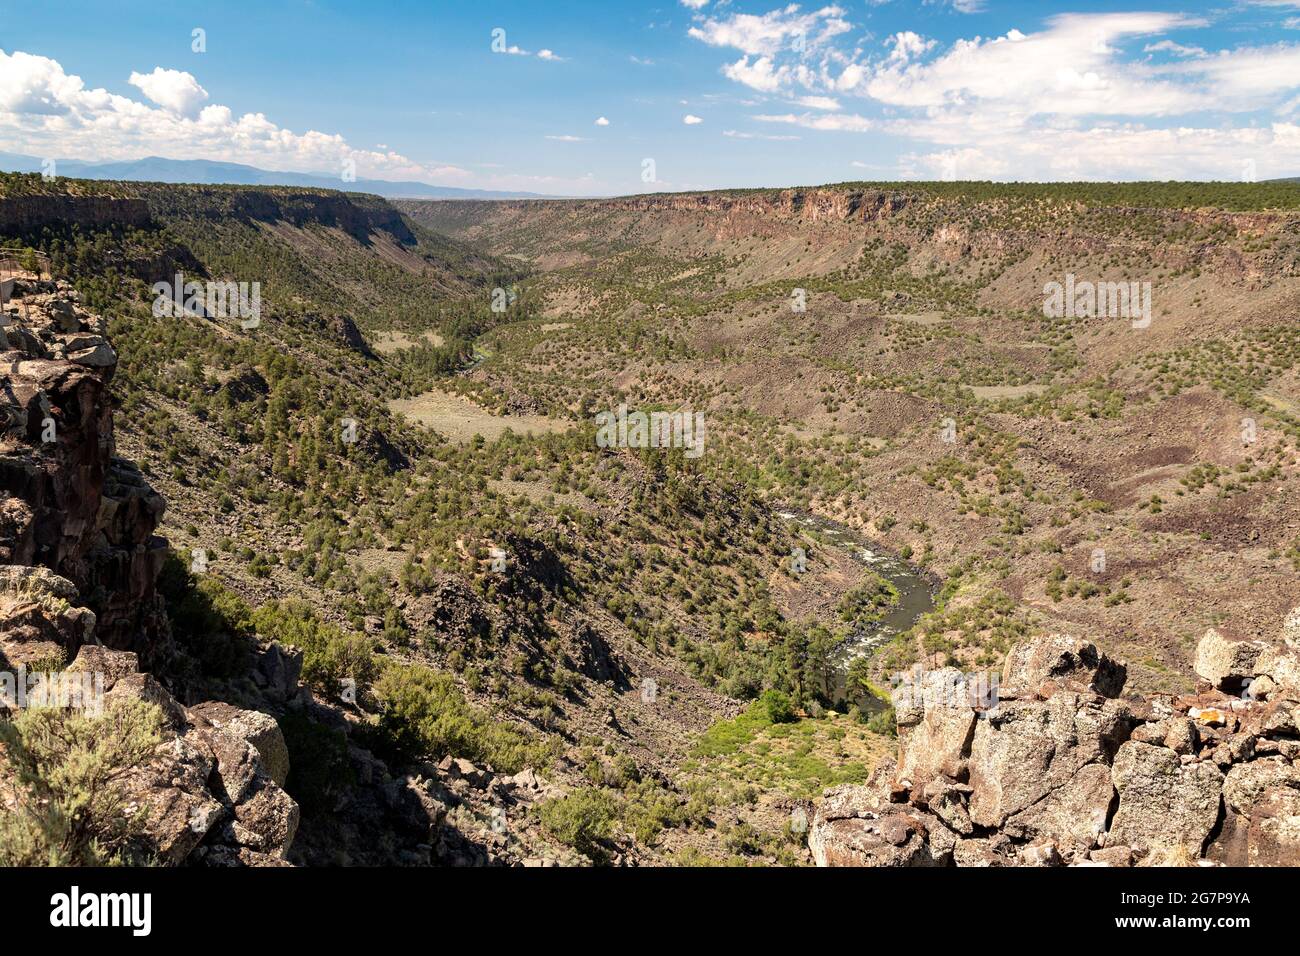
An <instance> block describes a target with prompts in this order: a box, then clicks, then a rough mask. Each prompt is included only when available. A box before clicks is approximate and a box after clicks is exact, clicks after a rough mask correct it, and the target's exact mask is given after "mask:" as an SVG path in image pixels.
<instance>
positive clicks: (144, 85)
mask: <svg viewBox="0 0 1300 956" xmlns="http://www.w3.org/2000/svg"><path fill="white" fill-rule="evenodd" d="M127 82H129V83H130V84H131V85H132V86H134V87H136V88H138V89H139V90H140V92H141V93H143V94H144V95H145V96H147V97H149V99H151V100H153V101H154V102H155V103H157V104H158V105H159V106H161V107H163V108H164V109H168V110H171V111H172V112H173V113H175V114H177V115H178V116H185V117H188V118H190V119H193V118H194V117H195V116H197V115H198V112H199V109H200V108H201V107H202V106H203V104H204V103H205V102H207V99H208V91H207V90H205V89H204V88H203V87H201V86H199V83H198V80H196V79H194V77H193V76H191V75H190V74H188V73H185V72H184V71H182V70H164V69H163V68H162V67H161V66H156V67H154V70H153V72H152V73H148V74H145V73H132V74H131V78H130V80H128V81H127Z"/></svg>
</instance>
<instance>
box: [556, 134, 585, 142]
mask: <svg viewBox="0 0 1300 956" xmlns="http://www.w3.org/2000/svg"><path fill="white" fill-rule="evenodd" d="M546 138H547V139H549V140H554V141H555V142H557V143H584V142H586V140H585V138H583V137H581V136H569V135H567V134H565V135H558V136H557V135H548V136H547V137H546Z"/></svg>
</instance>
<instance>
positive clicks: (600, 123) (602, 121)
mask: <svg viewBox="0 0 1300 956" xmlns="http://www.w3.org/2000/svg"><path fill="white" fill-rule="evenodd" d="M596 125H597V126H608V125H609V120H607V119H605V117H603V116H598V117H597V118H596Z"/></svg>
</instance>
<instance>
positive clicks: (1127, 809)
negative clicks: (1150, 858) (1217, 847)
mask: <svg viewBox="0 0 1300 956" xmlns="http://www.w3.org/2000/svg"><path fill="white" fill-rule="evenodd" d="M1111 778H1112V780H1113V781H1114V784H1115V789H1116V790H1118V791H1119V808H1118V809H1117V810H1116V811H1115V817H1114V819H1113V820H1112V821H1111V826H1110V830H1109V832H1108V833H1107V837H1106V845H1107V846H1113V845H1115V844H1116V843H1121V844H1126V845H1128V846H1132V847H1135V848H1137V849H1140V850H1147V851H1150V852H1153V853H1155V854H1156V855H1157V857H1159V856H1165V857H1168V856H1170V855H1174V856H1175V857H1176V856H1178V855H1180V854H1186V855H1188V856H1190V857H1199V856H1200V855H1201V850H1202V849H1203V847H1204V846H1205V841H1206V839H1207V838H1208V837H1209V835H1210V832H1211V831H1212V830H1213V829H1214V825H1215V823H1216V822H1218V819H1219V810H1220V796H1221V794H1222V791H1223V773H1222V772H1221V771H1220V770H1219V768H1218V767H1216V766H1215V765H1214V764H1213V763H1209V762H1206V761H1202V762H1199V763H1193V764H1188V765H1185V766H1184V765H1183V764H1182V763H1181V762H1180V761H1179V759H1178V754H1176V753H1174V752H1173V751H1172V750H1169V749H1168V748H1166V747H1157V746H1153V745H1151V744H1144V743H1141V742H1139V741H1136V740H1131V741H1129V742H1127V743H1125V744H1124V745H1123V746H1122V747H1120V748H1119V752H1118V753H1117V754H1116V755H1115V761H1114V764H1113V765H1112V766H1111Z"/></svg>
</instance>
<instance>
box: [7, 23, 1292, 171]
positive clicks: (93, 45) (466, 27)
mask: <svg viewBox="0 0 1300 956" xmlns="http://www.w3.org/2000/svg"><path fill="white" fill-rule="evenodd" d="M196 29H201V30H202V31H204V34H203V36H204V39H205V46H206V50H205V51H204V52H195V51H194V50H193V49H192V47H193V45H194V41H193V34H194V31H195V30H196ZM498 30H499V31H504V33H503V34H501V33H496V34H494V31H498ZM494 38H495V39H496V41H497V42H496V44H495V45H496V47H497V52H494V50H493V46H494ZM502 50H504V52H502ZM602 118H603V119H604V120H605V121H606V122H605V123H598V121H599V120H601V119H602ZM1297 124H1300V0H1223V2H1219V3H1208V4H1207V3H1196V2H1188V3H1171V2H1162V0H1146V2H1140V0H1134V2H1119V0H1094V2H1083V0H1081V2H1076V3H1043V2H1010V0H1006V2H1004V0H984V2H982V3H981V2H979V0H928V2H926V0H854V2H839V3H803V4H797V5H796V4H789V3H780V2H751V0H731V2H726V0H673V2H668V0H661V2H659V3H657V4H656V3H650V4H647V3H644V2H621V0H604V2H546V3H539V2H536V0H533V2H528V3H525V2H515V3H496V2H473V3H463V2H455V3H453V2H424V3H416V2H392V3H383V2H370V3H365V2H343V0H311V2H308V0H286V2H276V0H258V2H234V0H230V2H224V3H223V2H217V3H213V2H205V3H201V4H199V3H188V4H187V3H184V2H170V3H160V2H141V0H115V2H114V3H112V4H105V3H102V2H96V3H92V2H71V0H69V2H60V0H46V2H43V3H40V4H32V3H30V2H11V0H0V150H7V151H11V152H22V153H26V154H29V155H36V156H40V157H48V156H57V157H69V158H77V159H86V160H108V159H129V158H138V157H142V156H148V155H162V156H169V157H174V158H207V159H219V160H227V161H232V162H244V163H249V164H252V165H257V166H262V167H264V168H272V169H292V170H299V171H311V172H334V171H336V170H342V169H344V168H347V167H348V165H349V164H352V165H354V166H355V168H356V171H357V175H358V176H359V177H361V178H381V179H417V180H422V181H425V182H431V183H437V184H442V185H453V186H465V187H478V188H496V189H511V190H529V191H533V192H541V193H548V194H556V195H604V194H618V193H631V192H646V191H654V190H672V189H700V188H723V187H729V186H783V185H807V184H814V183H822V182H839V181H844V180H851V179H917V178H923V179H1038V180H1050V179H1168V178H1189V179H1240V178H1251V177H1257V178H1261V179H1263V178H1271V177H1274V176H1284V175H1297V174H1300V125H1297ZM646 160H653V167H652V168H648V167H647V164H646ZM650 171H652V172H653V179H648V178H647V177H648V175H649V172H650Z"/></svg>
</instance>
